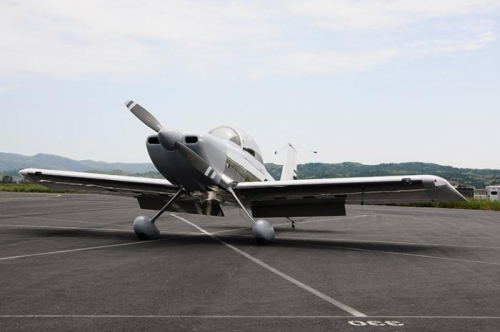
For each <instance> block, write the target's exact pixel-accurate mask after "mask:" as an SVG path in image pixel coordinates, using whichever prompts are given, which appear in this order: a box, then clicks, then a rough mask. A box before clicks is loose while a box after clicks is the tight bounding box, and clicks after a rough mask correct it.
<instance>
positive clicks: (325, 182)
mask: <svg viewBox="0 0 500 332" xmlns="http://www.w3.org/2000/svg"><path fill="white" fill-rule="evenodd" d="M236 191H237V192H238V194H240V195H241V198H242V201H245V202H246V203H247V204H248V205H250V207H251V208H252V213H253V215H254V217H257V218H260V217H300V216H327V215H328V216H335V215H345V204H396V203H417V202H418V203H422V202H450V201H463V200H465V198H464V197H463V196H462V195H461V194H460V193H459V192H458V191H457V190H456V189H455V188H453V187H452V186H451V185H450V183H449V182H448V181H446V180H445V179H443V178H441V177H438V176H434V175H405V176H379V177H361V178H335V179H314V180H292V181H266V182H240V183H238V184H237V186H236Z"/></svg>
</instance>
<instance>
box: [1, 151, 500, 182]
mask: <svg viewBox="0 0 500 332" xmlns="http://www.w3.org/2000/svg"><path fill="white" fill-rule="evenodd" d="M27 167H35V168H48V169H56V170H67V171H76V172H95V173H107V174H122V175H140V176H146V177H161V175H160V174H159V173H158V171H157V170H156V168H155V167H154V166H153V164H152V163H136V164H132V163H130V164H129V163H106V162H102V161H92V160H81V161H78V160H73V159H69V158H65V157H60V156H54V155H50V154H42V153H40V154H37V155H34V156H23V155H19V154H13V153H2V152H0V176H3V175H11V176H13V177H17V176H18V172H19V170H21V169H23V168H27ZM266 168H267V170H268V171H269V173H271V175H272V176H273V177H274V178H275V179H279V178H280V175H281V169H282V166H281V165H276V164H272V163H268V164H266ZM405 174H408V175H411V174H433V175H438V176H441V177H443V178H445V179H447V180H449V181H450V182H451V183H452V184H454V185H455V186H473V187H476V188H484V186H487V185H491V184H500V170H498V169H472V168H456V167H452V166H441V165H437V164H430V163H420V162H411V163H399V164H395V163H387V164H379V165H364V164H360V163H355V162H344V163H338V164H326V163H309V164H301V165H298V176H299V178H301V179H320V178H343V177H360V176H385V175H405Z"/></svg>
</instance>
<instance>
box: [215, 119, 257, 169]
mask: <svg viewBox="0 0 500 332" xmlns="http://www.w3.org/2000/svg"><path fill="white" fill-rule="evenodd" d="M209 133H210V134H212V135H214V136H216V137H219V138H222V139H225V140H228V141H231V142H233V143H235V144H237V145H239V146H241V147H242V148H243V150H245V151H246V152H248V153H250V154H251V155H252V156H254V157H255V159H257V160H258V161H260V162H261V163H263V161H262V153H261V152H260V149H259V147H258V146H257V143H255V141H254V140H253V138H252V137H250V135H248V134H247V133H246V132H244V131H243V130H241V129H237V128H233V127H228V126H220V127H217V128H215V129H212V130H211V131H210V132H209Z"/></svg>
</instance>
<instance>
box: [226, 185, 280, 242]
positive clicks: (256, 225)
mask: <svg viewBox="0 0 500 332" xmlns="http://www.w3.org/2000/svg"><path fill="white" fill-rule="evenodd" d="M227 191H229V192H230V193H231V194H232V195H233V197H234V199H235V200H236V202H238V204H239V205H240V207H241V208H242V209H243V211H245V213H246V214H247V216H248V218H250V220H251V221H252V222H253V227H252V233H253V236H254V237H255V240H256V241H257V242H258V243H266V242H271V241H272V240H274V228H273V226H272V225H271V224H270V223H269V221H267V220H264V219H260V220H257V221H255V220H254V219H253V217H252V216H251V215H250V213H248V211H247V209H245V207H244V206H243V204H242V203H241V202H240V200H239V198H238V196H236V193H235V192H234V190H233V188H231V187H228V188H227Z"/></svg>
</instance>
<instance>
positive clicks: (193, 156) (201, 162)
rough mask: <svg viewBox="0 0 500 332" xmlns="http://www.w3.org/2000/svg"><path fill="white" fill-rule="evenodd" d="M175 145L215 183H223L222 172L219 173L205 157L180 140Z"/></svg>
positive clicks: (194, 165) (197, 168)
mask: <svg viewBox="0 0 500 332" xmlns="http://www.w3.org/2000/svg"><path fill="white" fill-rule="evenodd" d="M175 147H176V148H177V150H178V151H179V152H180V153H181V154H182V155H183V156H184V157H186V158H187V159H188V160H189V161H190V162H191V165H193V167H194V168H196V170H198V172H200V173H202V174H204V175H205V176H206V177H207V178H209V179H210V180H211V181H212V182H213V183H214V184H215V185H218V184H220V183H221V180H222V178H221V176H220V174H219V173H217V171H216V170H215V169H214V168H213V167H212V166H210V164H209V163H207V162H206V161H205V159H203V158H202V157H201V156H200V155H199V154H197V153H196V152H194V151H193V150H192V149H190V148H189V147H187V146H186V145H185V144H184V143H181V142H180V141H177V142H175Z"/></svg>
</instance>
